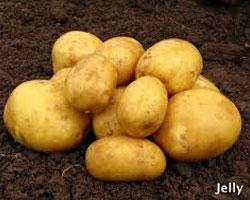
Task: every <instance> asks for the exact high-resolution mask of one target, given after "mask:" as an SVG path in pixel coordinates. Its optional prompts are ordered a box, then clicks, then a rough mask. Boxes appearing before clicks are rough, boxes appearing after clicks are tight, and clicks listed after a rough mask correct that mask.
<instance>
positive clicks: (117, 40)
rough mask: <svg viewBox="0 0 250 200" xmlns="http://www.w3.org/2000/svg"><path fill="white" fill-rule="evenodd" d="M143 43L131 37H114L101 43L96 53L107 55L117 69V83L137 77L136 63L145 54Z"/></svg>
mask: <svg viewBox="0 0 250 200" xmlns="http://www.w3.org/2000/svg"><path fill="white" fill-rule="evenodd" d="M143 52H144V49H143V47H142V45H141V44H140V43H139V42H138V41H137V40H135V39H133V38H131V37H114V38H111V39H109V40H107V41H105V42H103V43H102V44H101V45H99V46H98V47H97V49H96V53H98V54H101V55H104V56H105V57H107V58H108V59H109V60H110V61H111V62H112V63H113V65H114V66H115V67H116V69H117V85H124V84H128V83H129V82H131V81H132V80H134V78H135V73H134V71H135V67H136V64H137V62H138V60H139V58H140V57H141V55H142V54H143Z"/></svg>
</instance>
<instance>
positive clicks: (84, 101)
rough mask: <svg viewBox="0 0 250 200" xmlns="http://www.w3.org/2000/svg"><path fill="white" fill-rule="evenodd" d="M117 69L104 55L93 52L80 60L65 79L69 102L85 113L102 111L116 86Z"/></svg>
mask: <svg viewBox="0 0 250 200" xmlns="http://www.w3.org/2000/svg"><path fill="white" fill-rule="evenodd" d="M116 81H117V71H116V69H115V67H114V66H113V65H112V63H111V62H109V60H108V59H106V58H105V57H104V56H101V55H97V54H93V55H90V56H88V57H86V58H84V59H82V60H80V61H79V62H78V63H77V64H76V65H75V66H74V68H73V69H72V70H71V71H70V72H69V74H68V76H67V78H66V81H65V95H66V97H67V99H68V101H69V102H70V104H71V105H72V106H73V107H75V108H76V109H77V110H79V111H83V112H85V113H99V112H102V111H103V110H104V109H105V107H106V106H107V105H108V102H109V98H110V96H111V94H112V92H113V91H114V89H115V87H116Z"/></svg>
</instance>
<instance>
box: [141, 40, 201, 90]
mask: <svg viewBox="0 0 250 200" xmlns="http://www.w3.org/2000/svg"><path fill="white" fill-rule="evenodd" d="M202 67H203V64H202V57H201V54H200V52H199V51H198V49H197V48H196V47H195V46H193V45H192V44H191V43H189V42H187V41H185V40H181V39H167V40H162V41H160V42H158V43H156V44H155V45H153V46H152V47H150V48H149V49H148V50H146V52H145V53H144V54H143V55H142V57H141V58H140V60H139V61H138V64H137V66H136V78H139V77H141V76H144V75H152V76H155V77H157V78H159V79H160V80H161V81H162V82H163V83H164V84H165V86H166V88H167V91H168V93H169V94H170V95H173V94H175V93H178V92H180V91H183V90H187V89H191V88H192V87H193V86H194V84H195V82H196V80H197V78H198V76H199V74H200V72H201V70H202Z"/></svg>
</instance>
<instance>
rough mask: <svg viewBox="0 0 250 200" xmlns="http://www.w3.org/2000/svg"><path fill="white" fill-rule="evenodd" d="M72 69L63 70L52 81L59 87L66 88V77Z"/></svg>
mask: <svg viewBox="0 0 250 200" xmlns="http://www.w3.org/2000/svg"><path fill="white" fill-rule="evenodd" d="M71 69H72V68H71V67H68V68H64V69H61V70H60V71H58V72H56V73H55V74H54V75H53V76H52V78H51V79H50V80H51V81H53V82H54V83H55V84H56V85H57V86H58V87H60V88H64V83H65V80H66V77H67V76H68V74H69V72H70V70H71Z"/></svg>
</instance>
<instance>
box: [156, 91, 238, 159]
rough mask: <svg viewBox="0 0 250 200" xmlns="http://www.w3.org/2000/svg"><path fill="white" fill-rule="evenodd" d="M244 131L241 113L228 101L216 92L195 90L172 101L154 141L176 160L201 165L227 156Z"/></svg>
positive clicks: (182, 93)
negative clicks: (210, 159) (208, 160)
mask: <svg viewBox="0 0 250 200" xmlns="http://www.w3.org/2000/svg"><path fill="white" fill-rule="evenodd" d="M240 131H241V117H240V113H239V111H238V110H237V108H236V107H235V105H234V104H233V103H232V102H231V101H230V100H229V99H228V98H226V97H225V96H223V95H222V94H221V93H218V92H215V91H212V90H207V89H195V90H187V91H184V92H180V93H178V94H176V95H175V96H173V97H172V98H170V100H169V104H168V109H167V114H166V117H165V119H164V122H163V125H162V126H161V128H160V129H159V130H158V131H157V133H156V134H155V135H154V139H155V141H156V142H157V143H158V144H159V145H160V146H161V147H162V148H163V149H164V150H165V151H166V152H167V154H168V155H169V156H170V157H172V158H174V159H176V160H179V161H200V160H204V159H207V158H212V157H215V156H217V155H220V154H222V153H224V152H225V151H226V150H227V149H229V148H230V147H231V146H232V145H233V144H234V143H235V142H236V140H237V138H238V137H239V134H240Z"/></svg>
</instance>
